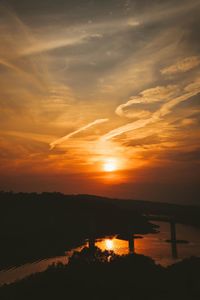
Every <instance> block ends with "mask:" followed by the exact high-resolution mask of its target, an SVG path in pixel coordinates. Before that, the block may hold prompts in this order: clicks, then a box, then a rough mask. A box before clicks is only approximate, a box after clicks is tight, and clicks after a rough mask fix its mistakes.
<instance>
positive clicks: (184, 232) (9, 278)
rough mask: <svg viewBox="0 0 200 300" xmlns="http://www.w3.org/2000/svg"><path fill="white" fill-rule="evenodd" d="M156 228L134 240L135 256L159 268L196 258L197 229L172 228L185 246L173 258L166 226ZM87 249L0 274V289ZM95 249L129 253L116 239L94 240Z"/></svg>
mask: <svg viewBox="0 0 200 300" xmlns="http://www.w3.org/2000/svg"><path fill="white" fill-rule="evenodd" d="M154 223H155V224H158V225H159V226H160V229H159V230H160V232H159V233H156V234H147V235H143V236H141V238H138V239H135V253H137V254H144V255H146V256H150V257H151V258H152V259H154V260H155V262H156V263H158V264H161V265H163V266H167V265H170V264H173V263H175V262H177V261H179V260H182V259H183V258H187V257H190V256H200V229H199V228H194V227H191V226H185V225H179V224H178V225H176V232H177V239H178V240H185V241H188V243H182V244H177V257H176V258H175V257H173V255H172V249H171V243H167V242H166V240H167V239H170V227H169V224H167V223H163V222H154ZM85 246H87V243H85V244H84V245H82V246H81V247H79V248H76V249H72V250H71V251H68V252H66V253H65V255H64V256H59V257H53V258H49V259H43V260H38V261H36V262H34V263H27V264H24V265H22V266H20V267H13V268H11V269H6V270H0V285H3V284H5V283H12V282H15V281H17V280H21V279H23V278H24V277H27V276H29V275H31V274H34V273H38V272H43V271H45V270H46V269H47V268H48V266H50V265H52V264H53V263H54V264H56V263H59V262H61V263H63V264H67V263H68V259H69V257H70V256H71V255H72V254H73V252H74V251H80V250H81V249H82V248H84V247H85ZM96 246H97V247H99V248H100V249H101V250H113V251H114V252H115V253H116V254H119V255H123V254H128V253H129V245H128V241H125V240H121V239H118V238H117V237H112V238H110V237H109V238H105V239H102V240H98V241H97V242H96Z"/></svg>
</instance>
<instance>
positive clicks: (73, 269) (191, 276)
mask: <svg viewBox="0 0 200 300" xmlns="http://www.w3.org/2000/svg"><path fill="white" fill-rule="evenodd" d="M199 278H200V258H197V257H196V258H195V257H192V258H190V259H186V260H183V261H182V262H179V263H176V264H174V265H172V266H170V267H167V268H164V267H161V266H159V265H156V264H155V262H154V261H153V260H152V259H151V258H149V257H146V256H143V255H135V254H134V255H126V256H118V255H116V254H114V253H113V252H110V251H101V250H100V249H98V248H96V249H95V251H93V252H91V249H88V248H84V249H83V250H82V251H81V252H80V253H78V252H76V253H74V255H73V256H72V258H71V259H70V261H69V264H68V265H67V266H64V265H63V264H58V265H54V266H52V267H50V268H48V270H47V271H46V272H43V273H40V274H35V275H32V276H31V277H28V278H26V279H24V280H22V281H19V282H17V283H14V284H11V285H8V286H4V287H2V288H0V298H1V299H2V300H8V299H20V300H25V299H29V300H32V299H37V300H40V299H41V300H42V299H62V298H67V299H73V300H76V299H87V300H90V299H91V300H94V299H98V300H99V299H125V300H126V299H127V300H128V299H135V298H136V297H137V299H139V300H144V299H154V300H158V299H159V300H160V299H164V300H169V299H170V300H174V299H176V300H177V299H181V300H185V299H187V300H188V299H190V300H193V299H199V297H200V288H199Z"/></svg>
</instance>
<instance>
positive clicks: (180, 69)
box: [161, 56, 200, 75]
mask: <svg viewBox="0 0 200 300" xmlns="http://www.w3.org/2000/svg"><path fill="white" fill-rule="evenodd" d="M199 65H200V56H190V57H186V58H184V59H182V60H179V61H178V62H176V63H175V64H174V65H171V66H169V67H166V68H164V69H162V70H161V73H162V74H163V75H175V74H178V73H184V72H187V71H190V70H192V69H194V68H196V67H198V66H199Z"/></svg>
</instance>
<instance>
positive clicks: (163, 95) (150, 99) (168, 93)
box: [115, 85, 178, 118]
mask: <svg viewBox="0 0 200 300" xmlns="http://www.w3.org/2000/svg"><path fill="white" fill-rule="evenodd" d="M177 92H178V87H177V86H176V85H168V86H166V87H163V86H157V87H154V88H151V89H147V90H144V91H142V92H141V93H140V94H139V95H138V96H136V97H131V98H130V100H129V101H127V102H126V103H124V104H121V105H119V106H118V107H117V108H116V110H115V112H116V114H117V115H119V116H120V117H123V116H125V117H127V118H133V117H137V116H138V117H140V118H142V117H148V116H149V113H150V112H149V111H146V110H145V111H140V112H133V113H132V112H131V113H130V112H128V111H124V109H125V108H128V107H130V106H132V105H134V104H151V103H155V102H159V101H167V100H169V99H170V98H171V97H172V96H175V95H176V94H177Z"/></svg>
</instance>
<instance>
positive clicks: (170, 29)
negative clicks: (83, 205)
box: [0, 0, 200, 204]
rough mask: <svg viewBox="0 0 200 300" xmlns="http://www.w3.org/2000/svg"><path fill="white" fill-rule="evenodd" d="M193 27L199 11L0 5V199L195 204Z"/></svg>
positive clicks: (198, 159) (118, 4) (199, 90)
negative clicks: (63, 196)
mask: <svg viewBox="0 0 200 300" xmlns="http://www.w3.org/2000/svg"><path fill="white" fill-rule="evenodd" d="M199 23H200V1H199V0H182V1H179V0H173V1H172V0H166V1H161V0H160V1H159V0H148V1H147V0H133V1H131V0H101V1H100V0H98V1H97V0H90V1H89V0H73V1H72V0H68V1H65V0H57V1H54V0H43V1H41V0H34V1H32V0H30V1H27V0H7V1H5V0H4V1H2V0H0V41H1V42H0V125H1V126H0V189H1V190H8V191H9V190H13V191H16V192H17V191H25V192H32V191H36V192H42V191H59V192H63V193H67V194H77V193H81V194H83V193H84V194H85V193H88V194H95V195H102V196H109V197H117V198H130V199H144V200H151V201H160V202H163V201H164V202H174V203H180V204H182V203H183V204H185V203H189V204H200V203H199V199H200V126H199V125H200V102H199V100H200V40H199V27H200V24H199Z"/></svg>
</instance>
